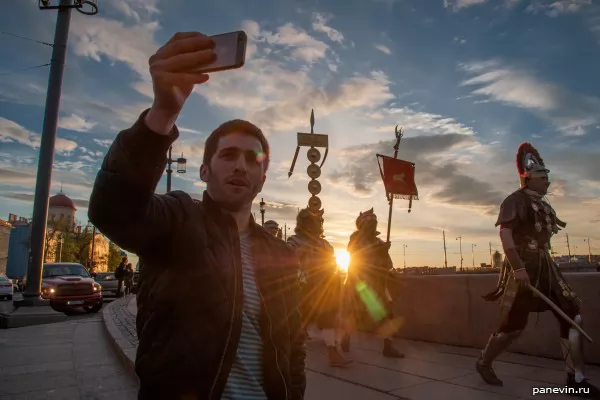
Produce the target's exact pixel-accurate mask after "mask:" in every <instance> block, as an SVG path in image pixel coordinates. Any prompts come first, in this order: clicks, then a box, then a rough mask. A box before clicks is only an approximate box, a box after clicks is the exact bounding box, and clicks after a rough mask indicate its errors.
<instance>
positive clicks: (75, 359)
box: [0, 314, 137, 400]
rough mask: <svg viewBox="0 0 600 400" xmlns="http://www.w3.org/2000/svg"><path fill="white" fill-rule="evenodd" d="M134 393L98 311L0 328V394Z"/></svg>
mask: <svg viewBox="0 0 600 400" xmlns="http://www.w3.org/2000/svg"><path fill="white" fill-rule="evenodd" d="M69 318H72V317H69ZM136 398H137V384H136V382H135V379H134V378H133V377H132V376H131V375H130V374H129V372H128V371H127V369H126V368H124V366H123V364H122V363H120V362H119V359H118V358H117V356H116V355H115V351H114V348H113V347H112V343H111V340H110V339H109V337H108V335H107V334H106V330H105V329H104V327H103V323H102V318H101V316H100V314H96V315H94V316H91V317H86V319H75V320H73V319H71V320H67V321H66V322H60V323H55V324H48V325H36V326H28V327H24V328H16V329H2V330H0V400H9V399H10V400H38V399H39V400H54V399H56V400H66V399H68V400H80V399H81V400H92V399H95V400H102V399H107V400H108V399H110V400H116V399H118V400H121V399H124V400H128V399H132V400H134V399H136Z"/></svg>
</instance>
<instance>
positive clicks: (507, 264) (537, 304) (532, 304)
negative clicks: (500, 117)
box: [476, 143, 600, 398]
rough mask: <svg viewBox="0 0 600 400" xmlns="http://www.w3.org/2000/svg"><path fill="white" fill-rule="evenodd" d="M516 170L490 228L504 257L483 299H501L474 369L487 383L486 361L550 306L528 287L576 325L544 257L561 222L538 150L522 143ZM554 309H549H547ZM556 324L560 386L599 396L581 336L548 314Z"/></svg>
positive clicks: (564, 289)
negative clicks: (562, 367) (562, 371)
mask: <svg viewBox="0 0 600 400" xmlns="http://www.w3.org/2000/svg"><path fill="white" fill-rule="evenodd" d="M516 161H517V170H518V172H519V176H520V180H521V188H520V189H519V190H517V191H515V192H514V193H512V194H511V195H509V196H508V197H507V198H506V199H505V200H504V201H503V203H502V205H501V207H500V214H499V216H498V220H497V222H496V226H500V239H501V241H502V246H503V247H504V253H505V255H506V257H505V261H504V264H503V266H502V269H501V272H500V278H499V280H498V285H497V288H496V290H495V291H493V292H491V293H489V294H487V295H486V296H484V298H485V299H486V300H488V301H495V300H498V299H502V301H501V304H502V305H501V311H502V319H501V323H500V327H499V329H498V330H497V331H496V332H495V333H493V334H492V335H491V336H490V338H489V341H488V343H487V346H486V347H485V349H484V350H483V351H482V353H481V357H480V358H479V360H478V361H477V364H476V369H477V372H478V373H479V374H480V375H481V377H482V378H483V380H484V381H485V382H487V383H488V384H492V385H497V386H501V385H502V381H501V380H500V379H499V378H498V377H497V376H496V374H495V373H494V370H493V369H492V362H493V361H494V359H495V358H496V357H498V355H500V354H501V353H502V352H503V351H504V350H506V349H507V348H508V347H509V346H510V344H511V343H512V342H513V341H514V340H515V339H517V338H518V337H519V335H520V334H521V333H522V332H523V330H524V329H525V327H526V325H527V322H528V317H529V313H530V312H543V311H548V310H551V307H550V306H549V305H548V304H547V303H546V302H544V301H543V299H541V298H540V297H539V296H536V295H535V294H534V292H533V291H532V290H531V289H530V288H529V285H531V286H533V287H535V288H537V289H538V290H539V291H540V292H541V293H542V294H544V295H545V296H546V297H548V298H549V299H550V300H551V301H552V302H554V304H556V305H557V306H558V307H559V308H560V309H561V310H562V311H563V312H564V313H565V314H566V315H567V316H568V317H569V318H571V319H572V320H573V321H574V322H576V323H577V324H578V325H579V326H580V327H581V326H582V317H581V314H580V304H579V303H580V300H579V299H578V298H577V296H576V295H575V293H574V292H573V290H572V289H571V288H570V286H569V285H568V283H567V282H566V280H565V279H564V277H563V276H562V274H561V272H560V271H559V269H558V267H557V265H556V264H555V263H554V261H553V260H552V257H551V255H550V238H551V237H552V235H554V234H556V233H558V231H559V230H560V229H561V228H564V227H565V226H566V224H565V223H564V222H562V221H561V220H560V219H559V218H558V217H557V216H556V212H555V211H554V209H553V208H552V206H550V204H549V203H548V202H547V201H546V200H545V195H546V192H547V190H548V187H549V185H550V182H549V180H548V173H549V172H550V171H549V170H548V169H547V168H546V166H545V164H544V161H543V160H542V158H541V157H540V154H539V153H538V151H537V150H536V149H535V148H534V147H533V146H532V145H531V144H530V143H523V144H521V145H520V146H519V149H518V152H517V160H516ZM552 311H553V312H554V310H552ZM554 314H555V315H556V316H557V318H558V322H559V324H560V340H561V349H562V354H563V356H564V358H565V361H566V371H567V377H566V385H567V386H568V387H570V388H575V389H576V390H575V391H577V389H578V388H584V389H589V390H582V391H580V396H581V395H584V394H583V392H584V391H589V394H585V395H584V396H585V397H589V398H600V395H599V391H598V389H597V388H596V387H594V386H593V385H591V384H590V383H589V382H588V381H587V379H586V377H585V375H584V357H583V340H582V339H583V338H582V335H581V334H580V332H579V331H578V330H577V329H575V328H574V327H573V326H572V324H571V323H570V322H568V321H567V320H566V319H564V318H563V317H562V316H560V315H559V314H558V313H556V312H554Z"/></svg>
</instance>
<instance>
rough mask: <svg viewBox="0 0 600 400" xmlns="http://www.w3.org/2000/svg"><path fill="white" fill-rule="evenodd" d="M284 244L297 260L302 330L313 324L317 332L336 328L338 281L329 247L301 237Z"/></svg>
mask: <svg viewBox="0 0 600 400" xmlns="http://www.w3.org/2000/svg"><path fill="white" fill-rule="evenodd" d="M288 244H289V245H290V246H291V247H292V248H294V249H295V250H296V254H297V255H298V257H299V259H300V274H301V276H300V282H301V283H302V287H303V299H302V316H303V318H304V327H305V328H306V327H307V326H308V325H310V324H315V325H316V326H317V328H319V329H334V328H336V327H337V318H338V311H339V306H340V302H341V294H342V293H341V290H342V281H341V278H340V275H339V274H338V271H337V263H336V261H335V255H334V250H333V247H332V246H331V245H330V244H329V242H327V240H325V239H322V238H320V237H317V236H313V235H304V234H300V235H298V234H296V235H292V236H290V237H288Z"/></svg>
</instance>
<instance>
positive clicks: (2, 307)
mask: <svg viewBox="0 0 600 400" xmlns="http://www.w3.org/2000/svg"><path fill="white" fill-rule="evenodd" d="M22 299H23V295H22V294H21V293H19V292H16V293H15V294H14V295H13V301H15V300H17V301H18V300H22ZM111 301H113V299H104V305H103V306H102V308H104V307H106V304H108V303H110V302H111ZM12 309H13V302H12V301H8V300H4V299H0V312H4V313H6V312H10V311H11V310H12ZM94 315H102V310H100V311H98V313H88V312H86V311H84V310H83V308H78V309H75V310H73V311H72V312H71V313H69V314H68V319H67V321H69V320H79V319H86V318H91V317H93V316H94Z"/></svg>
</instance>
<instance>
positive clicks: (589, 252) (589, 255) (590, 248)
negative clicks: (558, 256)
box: [583, 238, 592, 264]
mask: <svg viewBox="0 0 600 400" xmlns="http://www.w3.org/2000/svg"><path fill="white" fill-rule="evenodd" d="M583 241H584V242H587V244H588V257H589V260H588V261H589V263H590V264H591V263H592V247H591V245H590V238H587V239H583Z"/></svg>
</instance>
